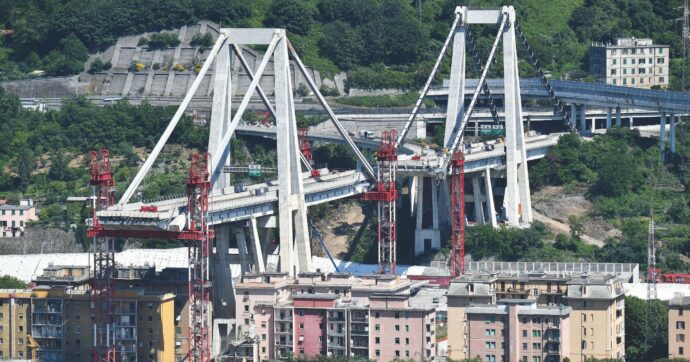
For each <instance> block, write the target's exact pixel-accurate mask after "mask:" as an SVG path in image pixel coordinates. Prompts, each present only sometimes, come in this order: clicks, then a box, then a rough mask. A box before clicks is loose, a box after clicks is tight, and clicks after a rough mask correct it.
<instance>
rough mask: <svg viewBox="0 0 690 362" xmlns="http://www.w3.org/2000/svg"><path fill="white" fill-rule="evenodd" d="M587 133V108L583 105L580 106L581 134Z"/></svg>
mask: <svg viewBox="0 0 690 362" xmlns="http://www.w3.org/2000/svg"><path fill="white" fill-rule="evenodd" d="M586 132H587V106H586V105H584V104H582V105H580V133H581V134H583V133H586Z"/></svg>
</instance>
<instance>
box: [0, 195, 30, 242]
mask: <svg viewBox="0 0 690 362" xmlns="http://www.w3.org/2000/svg"><path fill="white" fill-rule="evenodd" d="M3 201H4V200H3ZM36 220H38V217H37V216H36V207H35V206H34V201H33V200H31V199H28V200H21V201H19V205H7V204H5V203H0V233H1V234H0V236H2V237H3V238H17V237H21V236H24V227H25V226H26V224H27V223H29V222H30V221H36Z"/></svg>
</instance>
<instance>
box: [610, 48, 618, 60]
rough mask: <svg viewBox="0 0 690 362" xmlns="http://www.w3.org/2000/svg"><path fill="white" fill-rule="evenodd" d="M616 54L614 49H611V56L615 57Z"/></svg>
mask: <svg viewBox="0 0 690 362" xmlns="http://www.w3.org/2000/svg"><path fill="white" fill-rule="evenodd" d="M616 53H617V51H616V49H611V55H616ZM614 60H615V59H614Z"/></svg>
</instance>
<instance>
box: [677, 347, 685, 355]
mask: <svg viewBox="0 0 690 362" xmlns="http://www.w3.org/2000/svg"><path fill="white" fill-rule="evenodd" d="M683 352H685V351H684V350H683V347H678V354H680V355H682V354H684V353H683Z"/></svg>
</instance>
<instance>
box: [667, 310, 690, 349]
mask: <svg viewBox="0 0 690 362" xmlns="http://www.w3.org/2000/svg"><path fill="white" fill-rule="evenodd" d="M688 329H690V296H688V297H683V296H676V297H675V298H673V299H672V300H671V301H669V303H668V358H682V359H690V336H687V337H686V335H687V332H686V331H687V330H688Z"/></svg>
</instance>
